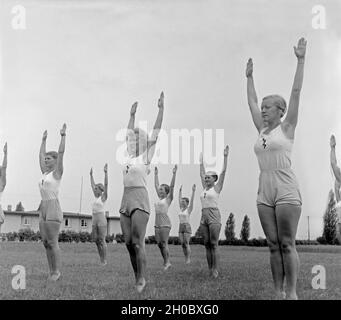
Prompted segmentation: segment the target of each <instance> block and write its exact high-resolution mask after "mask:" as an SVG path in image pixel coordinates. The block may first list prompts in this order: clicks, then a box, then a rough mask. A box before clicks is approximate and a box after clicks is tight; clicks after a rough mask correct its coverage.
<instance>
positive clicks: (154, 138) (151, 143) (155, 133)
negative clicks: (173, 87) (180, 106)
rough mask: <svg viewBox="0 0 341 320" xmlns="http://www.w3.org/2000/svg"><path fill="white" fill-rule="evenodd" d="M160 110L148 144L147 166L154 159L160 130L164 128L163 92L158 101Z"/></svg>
mask: <svg viewBox="0 0 341 320" xmlns="http://www.w3.org/2000/svg"><path fill="white" fill-rule="evenodd" d="M158 108H159V112H158V114H157V118H156V121H155V124H154V128H153V132H152V136H151V139H150V140H149V141H148V144H147V152H146V153H145V154H146V156H147V159H145V160H146V163H147V164H149V163H150V162H151V161H152V159H153V157H154V153H155V147H156V141H157V138H158V136H159V132H160V129H161V126H162V120H163V112H164V94H163V92H161V95H160V98H159V100H158Z"/></svg>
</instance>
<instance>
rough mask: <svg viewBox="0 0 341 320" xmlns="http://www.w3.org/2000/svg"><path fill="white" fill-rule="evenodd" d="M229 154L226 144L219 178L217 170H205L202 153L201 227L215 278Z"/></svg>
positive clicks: (208, 260)
mask: <svg viewBox="0 0 341 320" xmlns="http://www.w3.org/2000/svg"><path fill="white" fill-rule="evenodd" d="M228 154H229V147H228V146H226V147H225V150H224V164H223V170H222V171H221V174H220V176H219V178H218V175H217V173H216V172H214V171H208V172H206V171H205V167H204V159H203V155H202V154H201V156H200V177H201V183H202V186H203V188H204V190H203V192H202V193H201V195H200V200H201V206H202V213H201V220H200V228H201V230H202V233H203V236H204V244H205V248H206V258H207V264H208V269H209V271H210V275H211V276H212V277H213V278H217V277H218V258H219V256H218V244H219V234H220V229H221V215H220V211H219V209H218V199H219V195H220V192H221V190H222V189H223V185H224V180H225V174H226V168H227V158H228Z"/></svg>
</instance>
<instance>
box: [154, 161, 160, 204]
mask: <svg viewBox="0 0 341 320" xmlns="http://www.w3.org/2000/svg"><path fill="white" fill-rule="evenodd" d="M154 186H155V191H156V193H157V196H158V197H159V198H160V193H159V188H160V183H159V171H158V169H157V167H155V170H154Z"/></svg>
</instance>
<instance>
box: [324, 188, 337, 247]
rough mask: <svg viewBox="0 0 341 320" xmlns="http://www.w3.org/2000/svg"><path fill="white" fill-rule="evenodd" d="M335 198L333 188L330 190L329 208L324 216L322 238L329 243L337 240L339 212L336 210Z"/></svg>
mask: <svg viewBox="0 0 341 320" xmlns="http://www.w3.org/2000/svg"><path fill="white" fill-rule="evenodd" d="M335 204H336V201H335V198H334V192H333V190H330V191H329V194H328V203H327V209H326V211H325V213H324V216H323V234H322V238H323V239H325V241H326V243H327V244H334V243H335V242H336V235H337V231H336V225H337V214H336V210H335Z"/></svg>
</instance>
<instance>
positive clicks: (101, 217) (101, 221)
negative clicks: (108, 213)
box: [92, 197, 107, 227]
mask: <svg viewBox="0 0 341 320" xmlns="http://www.w3.org/2000/svg"><path fill="white" fill-rule="evenodd" d="M104 205H105V201H104V202H103V201H102V197H98V198H96V200H95V201H94V203H93V204H92V227H106V226H107V219H106V217H105V213H104V212H105V211H104Z"/></svg>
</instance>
